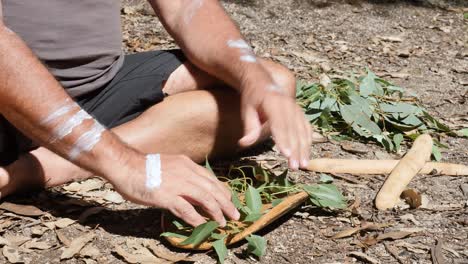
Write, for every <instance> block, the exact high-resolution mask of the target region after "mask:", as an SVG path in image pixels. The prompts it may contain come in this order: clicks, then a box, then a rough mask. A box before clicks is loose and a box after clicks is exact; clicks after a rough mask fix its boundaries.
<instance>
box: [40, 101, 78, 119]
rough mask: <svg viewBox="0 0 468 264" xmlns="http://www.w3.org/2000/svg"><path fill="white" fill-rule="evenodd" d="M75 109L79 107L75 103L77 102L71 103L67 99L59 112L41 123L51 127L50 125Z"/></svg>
mask: <svg viewBox="0 0 468 264" xmlns="http://www.w3.org/2000/svg"><path fill="white" fill-rule="evenodd" d="M75 107H76V108H77V107H79V106H78V104H77V103H75V102H70V99H67V100H66V101H65V104H64V105H63V106H61V107H59V108H58V109H57V110H55V111H54V112H52V113H51V114H50V115H48V116H47V117H46V118H44V119H43V120H42V121H41V124H42V125H49V124H50V123H52V122H54V121H55V120H57V119H58V118H60V117H62V116H64V115H66V114H67V113H69V112H70V111H71V110H72V109H73V108H75Z"/></svg>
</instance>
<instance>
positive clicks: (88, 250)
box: [80, 244, 101, 259]
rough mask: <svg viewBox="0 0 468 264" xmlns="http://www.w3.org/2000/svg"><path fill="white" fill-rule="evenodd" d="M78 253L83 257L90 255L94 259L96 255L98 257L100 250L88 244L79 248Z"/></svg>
mask: <svg viewBox="0 0 468 264" xmlns="http://www.w3.org/2000/svg"><path fill="white" fill-rule="evenodd" d="M80 255H81V256H83V257H90V258H92V259H96V258H97V257H99V255H101V252H100V251H99V249H98V248H97V247H95V246H94V245H92V244H88V245H86V246H85V247H84V248H83V249H81V250H80Z"/></svg>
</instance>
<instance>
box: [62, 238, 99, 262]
mask: <svg viewBox="0 0 468 264" xmlns="http://www.w3.org/2000/svg"><path fill="white" fill-rule="evenodd" d="M94 236H95V235H94V233H91V232H89V233H86V234H84V235H82V236H80V237H78V238H75V239H73V240H72V242H71V243H70V246H69V247H68V248H65V250H64V251H63V252H62V255H61V256H60V259H61V260H63V259H69V258H72V257H73V256H74V255H75V254H78V252H80V250H81V249H82V248H83V247H84V246H85V245H86V244H87V243H88V242H89V241H91V240H93V238H94Z"/></svg>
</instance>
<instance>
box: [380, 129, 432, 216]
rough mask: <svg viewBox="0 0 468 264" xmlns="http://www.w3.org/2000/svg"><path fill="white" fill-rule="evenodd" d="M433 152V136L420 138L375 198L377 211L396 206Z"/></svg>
mask: <svg viewBox="0 0 468 264" xmlns="http://www.w3.org/2000/svg"><path fill="white" fill-rule="evenodd" d="M431 152H432V138H431V136H429V135H427V134H425V135H421V136H419V137H418V138H417V139H416V140H415V141H414V144H413V146H412V147H411V149H410V150H409V151H408V153H406V155H405V156H404V157H403V158H402V159H401V160H400V162H398V164H397V165H396V166H395V168H394V169H393V170H392V172H391V173H390V175H389V176H388V178H387V179H386V180H385V183H384V184H383V186H382V188H381V189H380V191H379V193H377V197H376V198H375V206H376V207H377V209H379V210H386V209H389V208H392V207H393V206H395V204H396V203H397V202H398V198H399V197H400V195H401V193H402V192H403V191H404V190H405V188H406V186H408V184H409V183H410V181H411V180H412V179H413V177H414V176H416V174H417V173H418V172H419V171H420V170H421V169H422V168H423V167H424V164H425V163H426V162H427V161H428V160H429V159H430V158H431Z"/></svg>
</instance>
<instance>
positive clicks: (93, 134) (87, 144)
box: [69, 120, 106, 160]
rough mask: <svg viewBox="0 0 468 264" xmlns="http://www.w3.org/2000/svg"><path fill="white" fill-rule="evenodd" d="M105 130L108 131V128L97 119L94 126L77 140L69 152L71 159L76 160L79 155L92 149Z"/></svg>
mask: <svg viewBox="0 0 468 264" xmlns="http://www.w3.org/2000/svg"><path fill="white" fill-rule="evenodd" d="M104 131H106V128H105V127H104V126H102V125H101V124H99V122H98V121H96V120H95V121H94V124H93V127H92V128H91V129H90V130H89V131H88V132H85V133H84V134H83V135H81V136H80V137H79V138H78V139H77V140H76V142H75V144H74V145H73V148H72V150H71V151H70V154H69V157H70V159H72V160H74V159H76V158H77V157H79V156H80V155H81V153H83V152H89V151H91V150H92V149H93V148H94V146H96V144H97V143H98V142H99V141H100V140H101V136H102V133H104Z"/></svg>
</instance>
